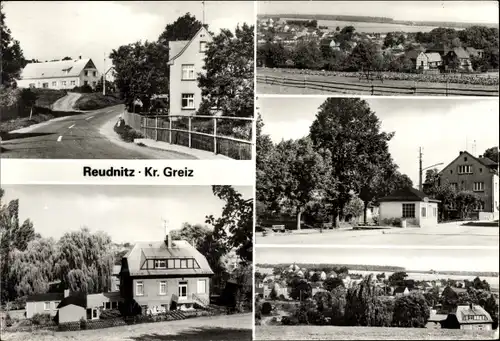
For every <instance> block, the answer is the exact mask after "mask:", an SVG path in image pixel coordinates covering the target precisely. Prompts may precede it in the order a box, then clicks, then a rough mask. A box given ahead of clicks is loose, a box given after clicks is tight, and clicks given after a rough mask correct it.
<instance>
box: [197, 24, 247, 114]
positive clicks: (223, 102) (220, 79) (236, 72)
mask: <svg viewBox="0 0 500 341" xmlns="http://www.w3.org/2000/svg"><path fill="white" fill-rule="evenodd" d="M253 41H254V28H253V26H248V25H247V24H243V26H241V27H239V26H238V27H236V30H235V34H233V33H232V32H231V31H229V30H226V29H223V30H222V31H221V33H220V34H219V35H217V36H215V37H214V39H213V42H212V43H210V44H208V50H207V51H206V56H205V65H204V66H203V69H204V70H205V71H206V72H204V73H201V74H200V75H199V77H198V84H199V87H200V88H201V93H202V97H203V98H202V104H201V106H200V110H199V113H200V114H210V109H211V108H214V107H215V108H217V110H218V111H220V112H221V114H222V115H224V116H235V117H253V112H254V91H253V82H254V77H253V72H254V43H253Z"/></svg>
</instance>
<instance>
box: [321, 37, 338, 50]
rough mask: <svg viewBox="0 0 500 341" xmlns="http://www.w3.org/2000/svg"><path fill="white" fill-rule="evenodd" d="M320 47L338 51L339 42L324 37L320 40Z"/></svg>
mask: <svg viewBox="0 0 500 341" xmlns="http://www.w3.org/2000/svg"><path fill="white" fill-rule="evenodd" d="M321 47H326V48H330V49H331V50H332V51H340V44H339V43H337V42H336V41H335V40H334V39H333V38H325V39H322V40H321Z"/></svg>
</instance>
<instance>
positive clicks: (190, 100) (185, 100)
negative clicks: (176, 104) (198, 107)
mask: <svg viewBox="0 0 500 341" xmlns="http://www.w3.org/2000/svg"><path fill="white" fill-rule="evenodd" d="M182 109H194V94H182Z"/></svg>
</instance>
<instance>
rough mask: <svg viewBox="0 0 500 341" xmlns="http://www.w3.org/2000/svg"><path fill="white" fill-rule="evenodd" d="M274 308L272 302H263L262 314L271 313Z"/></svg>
mask: <svg viewBox="0 0 500 341" xmlns="http://www.w3.org/2000/svg"><path fill="white" fill-rule="evenodd" d="M272 310H273V307H272V306H271V303H269V302H264V303H262V309H261V313H262V315H269V314H270V313H271V311H272Z"/></svg>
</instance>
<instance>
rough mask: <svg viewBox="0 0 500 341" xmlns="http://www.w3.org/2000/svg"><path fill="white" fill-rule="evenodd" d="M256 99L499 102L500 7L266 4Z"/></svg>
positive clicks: (260, 24) (260, 22)
mask: <svg viewBox="0 0 500 341" xmlns="http://www.w3.org/2000/svg"><path fill="white" fill-rule="evenodd" d="M257 6H258V7H257V14H258V16H257V57H256V58H257V60H256V62H257V90H256V91H257V93H258V94H300V95H303V94H325V95H326V94H347V95H371V96H373V95H383V96H395V95H413V96H418V95H420V96H494V97H498V61H499V58H498V50H499V45H498V42H499V40H498V11H499V8H498V1H397V2H395V1H258V2H257Z"/></svg>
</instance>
